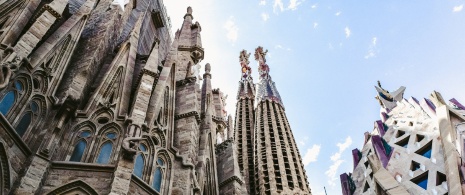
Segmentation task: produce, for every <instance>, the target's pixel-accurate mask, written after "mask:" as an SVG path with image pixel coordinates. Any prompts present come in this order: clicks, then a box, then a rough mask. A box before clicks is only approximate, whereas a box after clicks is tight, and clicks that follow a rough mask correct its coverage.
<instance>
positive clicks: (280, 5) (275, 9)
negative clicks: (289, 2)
mask: <svg viewBox="0 0 465 195" xmlns="http://www.w3.org/2000/svg"><path fill="white" fill-rule="evenodd" d="M278 9H279V11H281V12H282V11H284V5H283V2H282V1H281V0H274V3H273V12H274V13H278Z"/></svg>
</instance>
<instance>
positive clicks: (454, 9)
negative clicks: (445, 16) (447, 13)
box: [452, 4, 463, 12]
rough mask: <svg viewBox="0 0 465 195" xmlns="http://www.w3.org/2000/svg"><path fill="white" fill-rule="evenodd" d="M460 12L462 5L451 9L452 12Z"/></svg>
mask: <svg viewBox="0 0 465 195" xmlns="http://www.w3.org/2000/svg"><path fill="white" fill-rule="evenodd" d="M462 10H463V4H462V5H457V6H454V8H453V9H452V12H461V11H462Z"/></svg>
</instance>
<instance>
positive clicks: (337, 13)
mask: <svg viewBox="0 0 465 195" xmlns="http://www.w3.org/2000/svg"><path fill="white" fill-rule="evenodd" d="M341 13H342V12H340V11H338V12H336V13H335V14H334V15H336V16H339V15H341Z"/></svg>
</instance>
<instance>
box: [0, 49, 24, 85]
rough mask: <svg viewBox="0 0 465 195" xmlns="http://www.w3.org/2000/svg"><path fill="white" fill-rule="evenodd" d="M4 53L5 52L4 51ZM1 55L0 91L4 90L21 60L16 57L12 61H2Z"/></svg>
mask: <svg viewBox="0 0 465 195" xmlns="http://www.w3.org/2000/svg"><path fill="white" fill-rule="evenodd" d="M5 52H6V51H5ZM2 56H3V55H0V62H1V64H0V89H3V88H5V87H6V86H7V85H8V82H9V80H10V78H11V77H12V76H13V73H14V72H15V71H16V70H18V67H19V63H20V62H21V59H20V58H19V57H18V56H15V57H13V58H12V59H8V58H7V59H3V57H2Z"/></svg>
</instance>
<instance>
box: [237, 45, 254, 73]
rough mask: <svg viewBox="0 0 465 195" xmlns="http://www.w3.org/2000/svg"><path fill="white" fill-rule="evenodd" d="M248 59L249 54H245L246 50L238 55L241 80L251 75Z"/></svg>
mask: <svg viewBox="0 0 465 195" xmlns="http://www.w3.org/2000/svg"><path fill="white" fill-rule="evenodd" d="M249 57H250V53H247V51H246V50H242V51H241V52H240V53H239V62H240V63H241V67H242V68H241V70H242V79H246V78H247V77H248V76H250V75H252V69H251V68H250V66H249V63H250V62H249Z"/></svg>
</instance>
